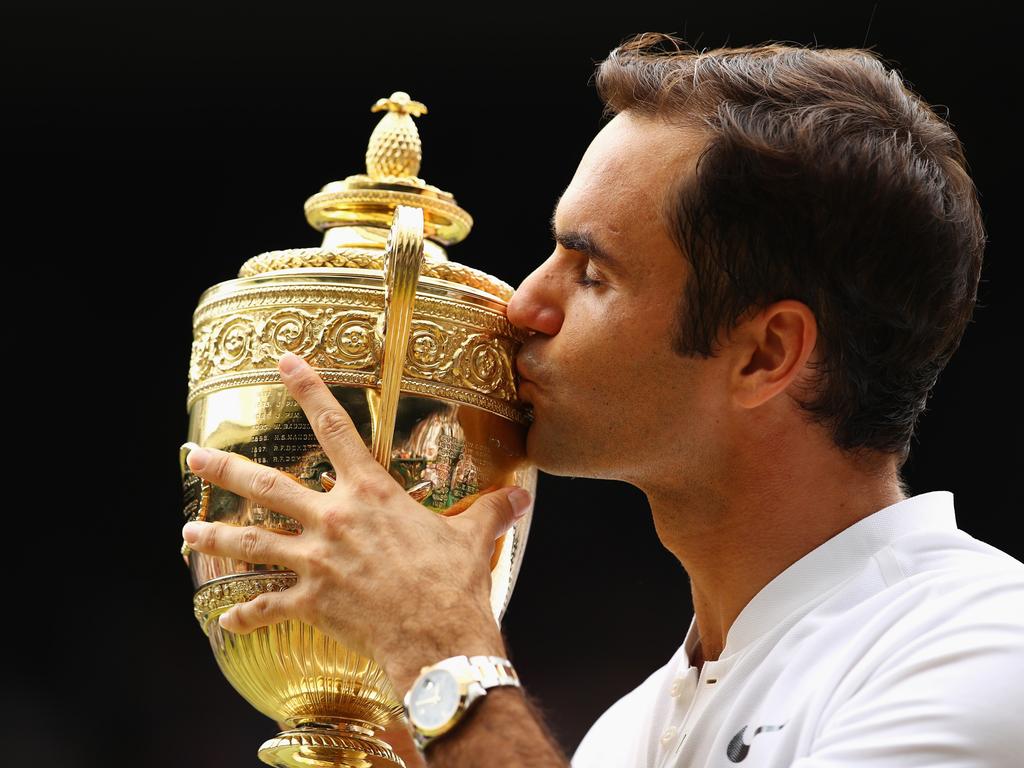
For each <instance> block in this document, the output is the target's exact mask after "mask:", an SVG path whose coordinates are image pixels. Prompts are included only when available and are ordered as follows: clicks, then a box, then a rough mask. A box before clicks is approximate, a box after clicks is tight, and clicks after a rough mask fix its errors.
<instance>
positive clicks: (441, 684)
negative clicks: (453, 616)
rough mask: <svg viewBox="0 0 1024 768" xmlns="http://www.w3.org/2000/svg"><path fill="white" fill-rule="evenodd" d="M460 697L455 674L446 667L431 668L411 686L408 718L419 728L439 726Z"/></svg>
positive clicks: (457, 704)
mask: <svg viewBox="0 0 1024 768" xmlns="http://www.w3.org/2000/svg"><path fill="white" fill-rule="evenodd" d="M460 698H461V697H460V695H459V683H458V681H457V680H456V679H455V675H453V674H452V673H451V672H449V671H448V670H446V669H433V670H431V671H430V672H427V673H426V674H425V675H424V676H423V677H421V678H420V679H419V680H417V681H416V685H414V686H413V689H412V692H411V695H410V696H409V700H410V706H409V719H410V720H412V721H413V723H414V724H415V725H416V726H417V727H419V728H424V729H427V730H432V729H434V728H440V727H441V726H442V725H444V724H445V723H447V722H448V721H449V720H450V719H451V717H452V715H454V714H455V711H456V710H457V709H458V708H459V699H460Z"/></svg>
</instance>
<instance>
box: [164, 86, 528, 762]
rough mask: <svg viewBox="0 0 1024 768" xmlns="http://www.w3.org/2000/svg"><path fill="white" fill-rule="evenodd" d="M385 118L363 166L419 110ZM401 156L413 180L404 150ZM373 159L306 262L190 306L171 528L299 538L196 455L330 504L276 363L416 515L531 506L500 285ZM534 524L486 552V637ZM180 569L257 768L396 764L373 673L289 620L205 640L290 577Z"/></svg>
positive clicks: (446, 213)
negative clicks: (268, 722) (287, 365)
mask: <svg viewBox="0 0 1024 768" xmlns="http://www.w3.org/2000/svg"><path fill="white" fill-rule="evenodd" d="M403 97H404V98H403ZM382 102H383V103H385V105H386V106H387V108H388V110H389V111H388V114H386V115H385V119H384V120H382V121H381V124H380V125H379V126H378V129H377V130H376V131H375V132H374V138H375V139H376V140H377V146H376V150H377V155H378V156H381V155H382V156H386V157H387V156H389V155H388V152H387V151H385V150H387V148H388V142H391V145H392V146H395V145H399V146H400V148H402V151H406V152H407V155H408V147H409V146H410V141H409V135H410V134H409V125H413V124H412V120H411V118H410V116H409V115H410V113H411V114H415V113H416V112H415V108H414V107H412V106H410V105H416V104H417V102H410V101H408V97H407V95H405V94H402V93H401V92H397V93H396V94H393V95H392V98H391V99H390V100H381V102H378V105H380V104H381V103H382ZM420 106H422V105H420ZM403 110H404V111H403ZM422 111H425V108H423V110H422ZM396 115H397V117H396ZM382 127H383V128H382ZM412 132H413V133H415V127H414V126H413V128H412ZM396 137H397V139H396ZM374 138H371V150H374V148H375V145H374ZM398 139H400V140H401V141H398ZM381 147H383V148H384V149H383V150H382V149H381ZM414 149H415V157H414V159H415V161H416V163H415V168H416V169H417V170H418V152H419V146H418V138H417V140H416V142H415V147H414ZM371 154H372V152H368V155H367V166H368V170H370V171H371V174H370V175H369V176H362V175H360V176H358V177H350V178H349V179H347V180H346V181H345V182H335V183H333V184H329V185H327V187H325V188H324V190H322V191H321V192H320V193H318V194H317V195H314V196H313V197H312V198H310V200H309V201H307V204H306V215H307V218H308V219H309V220H310V222H311V223H312V224H314V226H316V227H317V228H318V229H321V230H322V231H324V232H325V237H324V244H323V245H322V246H321V247H320V248H308V249H295V250H291V251H276V252H269V253H266V254H261V255H260V256H257V257H255V258H254V259H250V261H249V262H247V263H246V265H245V266H243V268H242V271H241V273H240V274H241V276H240V277H239V278H238V279H235V280H229V281H226V282H223V283H219V284H217V285H215V286H213V287H211V288H210V289H208V290H207V291H206V292H205V293H203V295H202V296H201V297H200V301H199V306H198V308H197V309H196V311H195V314H194V315H193V331H194V335H193V344H192V359H191V365H190V371H189V396H188V411H189V432H188V441H187V442H186V443H185V444H184V445H183V446H182V449H181V453H180V466H181V471H182V478H183V485H184V493H185V515H186V517H187V518H189V519H203V520H207V521H211V522H214V521H218V522H223V523H228V524H232V525H259V526H263V527H266V528H270V529H274V530H277V531H280V532H281V533H282V534H297V533H300V532H301V527H300V526H299V524H298V523H297V522H296V521H294V520H292V519H291V518H289V517H286V516H285V515H282V514H280V513H278V512H276V511H274V510H271V509H266V508H263V507H261V506H259V505H257V504H255V503H254V502H252V501H250V500H248V499H246V498H243V497H240V496H238V495H236V494H234V493H231V492H229V491H227V490H225V489H223V488H218V487H215V486H211V485H210V484H209V483H206V482H205V481H203V480H201V479H200V478H199V477H198V476H196V475H195V474H194V473H192V472H191V471H190V470H189V468H188V465H187V463H186V462H185V456H186V455H187V452H188V450H190V449H191V448H193V447H195V446H197V445H198V446H207V447H213V448H219V449H221V450H225V451H231V452H233V453H236V454H238V455H241V456H243V457H245V458H247V459H249V460H251V461H254V462H257V463H260V464H264V465H267V466H271V467H275V468H277V469H280V470H282V471H284V472H286V473H288V474H289V475H291V476H292V477H293V478H294V479H295V480H296V482H299V483H301V484H303V485H305V486H307V487H309V488H311V489H316V490H328V489H329V488H330V487H331V486H332V485H333V483H334V480H335V478H337V477H339V476H343V474H344V472H345V468H344V467H333V466H332V465H331V463H330V462H329V460H328V459H327V457H326V455H325V454H324V452H323V450H322V449H321V447H320V445H319V443H318V441H317V439H316V436H315V435H314V433H313V431H312V428H311V427H310V425H309V423H308V421H307V419H306V417H305V414H304V413H303V412H302V409H301V408H300V407H299V405H298V404H297V403H296V402H295V400H294V399H293V398H292V397H291V395H290V394H289V392H288V390H287V388H286V387H285V385H284V384H283V383H282V382H281V380H280V376H279V373H278V369H277V361H278V360H279V359H280V357H281V356H282V355H283V354H284V353H286V352H293V353H295V354H298V355H300V356H302V357H304V358H305V359H306V361H307V362H308V363H309V364H310V365H311V366H313V367H314V368H315V369H316V370H317V372H318V374H319V375H320V377H321V378H322V379H323V380H324V381H325V383H326V384H327V385H328V387H329V388H330V390H331V392H332V393H333V394H334V396H335V397H336V398H337V400H338V402H339V403H340V404H341V405H342V406H343V407H344V408H345V410H346V411H347V412H348V414H349V415H350V416H351V418H352V420H353V422H354V424H355V425H356V427H357V428H358V429H359V432H360V434H361V435H362V437H363V439H364V441H365V443H366V445H367V448H368V450H370V452H371V453H372V454H373V456H374V458H376V459H377V460H378V461H379V462H380V463H381V464H382V465H383V466H385V467H387V468H388V469H389V471H390V473H391V475H392V477H393V478H394V479H395V480H396V482H398V483H400V484H401V485H402V487H404V488H405V489H406V490H407V491H408V492H409V494H410V495H411V496H412V498H414V499H416V500H417V501H419V502H420V503H421V504H423V505H424V507H425V508H427V509H429V510H432V511H434V512H435V513H437V514H442V515H452V514H458V513H459V512H461V511H462V510H463V509H465V508H466V507H468V506H469V505H470V504H471V503H472V502H473V501H474V500H475V498H476V497H477V496H479V495H480V494H482V493H484V492H487V491H490V490H494V489H497V488H500V487H504V486H507V485H518V486H521V487H523V488H526V489H528V490H529V491H530V492H531V495H534V494H535V492H536V482H537V473H536V468H535V467H534V466H533V465H531V464H530V463H529V462H528V461H527V459H526V455H525V436H526V430H527V428H528V425H529V421H530V412H529V409H528V407H527V406H526V405H525V404H523V403H522V402H520V401H519V400H518V399H517V397H516V381H515V368H514V365H513V360H514V356H515V353H516V351H517V349H518V346H519V344H520V343H521V341H522V340H523V338H524V337H523V336H521V335H520V332H519V331H518V329H516V328H514V327H513V326H512V325H511V324H510V323H509V322H508V320H507V318H506V317H505V313H504V310H505V303H506V301H507V299H508V298H510V297H511V292H512V291H511V288H510V287H509V286H507V285H505V284H504V283H502V282H501V281H499V280H496V279H494V278H492V277H490V276H489V275H486V274H485V273H482V272H478V271H477V270H473V269H471V268H469V267H464V266H461V265H458V264H454V263H452V262H448V261H447V259H446V257H445V254H444V250H443V247H442V246H443V245H445V244H448V243H450V242H457V240H459V239H461V238H462V237H464V236H465V234H466V233H468V229H469V224H470V223H471V219H469V216H468V214H466V213H465V212H464V211H462V210H461V209H459V208H458V207H457V206H456V205H455V204H454V200H452V199H451V196H450V195H447V193H443V192H441V191H440V190H437V189H436V188H434V187H430V186H429V185H426V184H425V183H424V182H423V181H422V180H421V179H418V178H416V177H415V173H416V170H413V169H412V168H411V167H410V165H409V164H410V162H411V161H410V159H409V157H408V156H407V157H405V159H404V161H403V160H402V158H401V157H399V159H398V160H395V159H394V157H393V155H394V152H393V151H392V152H391V155H390V157H391V159H390V160H389V161H388V162H389V163H390V165H387V164H385V165H384V166H381V167H383V171H387V173H383V171H382V170H381V167H377V173H376V175H374V174H373V173H372V171H373V170H374V166H373V165H372V164H371V156H370V155H371ZM399 161H403V162H405V163H406V165H405V166H402V165H401V162H399ZM378 166H380V164H379V163H378ZM401 171H404V173H403V172H401ZM388 224H390V233H389V231H388V229H387V228H386V225H388ZM385 236H387V239H386V241H385ZM531 517H532V509H531V510H530V512H529V513H528V514H527V515H526V516H524V517H523V518H521V519H520V520H519V521H517V522H516V523H515V524H514V525H513V527H512V528H511V529H510V530H509V531H508V532H507V533H506V534H505V535H503V536H502V537H501V538H500V539H498V541H497V542H496V546H495V551H494V554H493V556H492V560H491V577H492V580H491V607H492V611H493V614H494V617H495V621H496V622H498V623H500V620H501V618H502V616H503V614H504V611H505V608H506V606H507V605H508V601H509V599H510V597H511V594H512V590H513V587H514V585H515V581H516V577H517V575H518V572H519V568H520V565H521V563H522V556H523V552H524V548H525V545H526V540H527V535H528V533H529V526H530V521H531ZM183 554H185V556H186V561H187V563H188V567H189V570H190V572H191V575H192V581H193V585H194V587H195V590H196V591H195V596H194V610H195V615H196V618H197V620H198V621H199V623H200V626H201V627H202V629H203V631H204V632H205V633H206V634H207V635H208V637H209V640H210V645H211V648H212V650H213V653H214V656H215V658H216V660H217V663H218V665H219V667H220V669H221V671H222V672H223V674H224V676H225V677H226V678H227V679H228V681H229V682H230V683H231V685H232V686H234V687H235V689H236V690H237V691H238V692H239V693H240V694H241V695H242V696H243V697H244V698H245V699H246V700H247V701H248V702H249V703H250V704H252V705H253V706H254V707H255V708H256V709H257V710H258V711H260V712H261V713H263V714H264V715H266V716H267V717H270V718H272V719H273V720H274V721H276V722H277V723H278V725H279V727H280V728H281V729H282V732H281V733H279V734H278V735H277V736H276V737H275V738H272V739H270V740H269V741H267V742H266V743H265V744H264V745H263V746H262V748H261V749H260V752H259V755H260V758H261V759H262V760H263V761H264V762H266V763H268V764H270V765H275V766H325V767H326V766H353V767H354V766H360V767H362V768H369V767H370V766H401V765H402V761H401V759H400V758H399V757H398V756H397V755H396V754H395V753H394V752H393V751H392V750H391V749H390V747H389V746H388V744H387V742H386V734H382V732H383V731H386V728H387V727H388V726H389V725H391V724H393V725H395V726H397V727H405V725H404V723H403V722H402V719H403V718H404V712H403V709H402V704H401V702H400V699H399V697H400V695H401V693H403V692H399V691H395V690H394V689H393V687H392V685H391V682H390V680H389V679H388V677H387V676H386V675H385V674H384V672H383V670H382V669H381V667H380V666H379V665H378V664H377V663H376V662H375V661H374V660H373V659H371V658H368V657H366V656H363V655H361V654H358V653H356V652H354V651H352V650H350V649H348V648H346V647H345V646H344V645H342V644H340V643H338V642H336V641H335V640H334V639H332V638H330V637H328V636H326V635H324V634H323V633H321V632H320V631H319V630H318V629H316V628H315V627H312V626H310V625H307V624H304V623H302V622H299V621H295V620H293V621H287V622H281V623H278V624H274V625H272V626H268V627H262V628H260V629H257V630H255V631H253V632H251V633H249V634H245V635H238V634H233V633H231V632H229V631H226V630H223V629H222V628H221V627H220V625H219V623H218V621H217V618H218V616H220V614H221V613H223V612H224V611H226V610H228V609H229V608H230V607H231V606H233V605H235V604H237V603H240V602H244V601H247V600H251V599H253V598H254V597H256V596H258V595H260V594H262V593H264V592H268V591H276V590H283V589H287V588H289V587H290V586H291V585H292V584H294V583H295V580H296V575H295V574H294V573H293V572H292V571H289V570H287V569H284V568H282V567H279V566H275V565H266V564H260V563H248V562H242V561H238V560H232V559H228V558H223V557H213V556H210V555H206V554H203V553H200V552H188V550H187V547H185V548H184V549H183ZM368 620H369V619H368Z"/></svg>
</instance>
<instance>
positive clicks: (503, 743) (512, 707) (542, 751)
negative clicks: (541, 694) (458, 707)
mask: <svg viewBox="0 0 1024 768" xmlns="http://www.w3.org/2000/svg"><path fill="white" fill-rule="evenodd" d="M426 757H427V765H428V766H430V768H478V767H479V768H483V766H488V768H493V766H503V767H504V766H509V768H519V766H522V767H523V768H567V766H568V765H569V760H568V758H567V757H566V756H565V754H564V753H563V752H562V750H561V748H560V747H559V745H558V742H557V741H555V739H554V737H553V736H552V735H551V734H550V733H549V732H548V731H547V729H546V728H545V726H544V722H543V718H542V717H541V714H540V712H539V711H538V710H537V709H536V707H534V706H533V704H532V702H531V701H530V698H529V695H528V694H527V693H526V691H525V690H524V689H522V688H515V687H512V686H498V687H496V688H491V689H490V690H488V692H487V695H486V696H484V697H483V698H482V699H481V700H480V701H478V702H476V703H475V704H474V705H473V706H472V707H471V708H470V710H469V711H468V712H467V713H466V714H465V716H464V717H463V719H462V721H461V722H459V723H458V724H456V726H455V727H454V728H453V729H452V730H451V731H450V732H448V733H446V734H445V735H443V736H441V737H439V738H438V739H436V740H435V741H433V742H431V743H430V744H429V745H428V746H427V749H426Z"/></svg>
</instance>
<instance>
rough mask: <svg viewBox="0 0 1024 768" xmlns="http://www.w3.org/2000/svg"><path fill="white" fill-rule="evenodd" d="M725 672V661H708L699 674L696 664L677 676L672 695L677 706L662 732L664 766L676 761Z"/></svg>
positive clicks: (661, 746) (673, 683) (664, 767)
mask: <svg viewBox="0 0 1024 768" xmlns="http://www.w3.org/2000/svg"><path fill="white" fill-rule="evenodd" d="M725 672H726V670H725V665H724V664H720V663H718V662H705V663H704V666H703V667H702V668H701V671H700V673H699V674H698V672H697V669H696V667H690V668H689V669H687V670H686V671H685V672H684V673H682V674H680V675H678V676H677V677H676V679H675V680H673V682H672V687H671V688H670V690H669V695H670V696H672V697H673V698H674V699H675V700H676V706H675V708H674V710H673V715H672V718H671V721H670V722H669V724H668V725H666V727H665V728H664V730H663V731H662V733H661V739H660V741H661V745H660V752H661V754H662V760H661V766H662V768H670V767H671V766H673V765H675V761H676V760H677V759H678V757H679V754H680V752H682V749H683V745H684V744H685V743H686V737H687V736H688V735H689V734H690V732H691V731H692V729H693V728H694V726H695V725H696V724H697V723H698V722H700V718H701V715H702V714H703V713H704V711H705V710H706V709H707V707H708V704H709V703H710V702H711V699H712V698H713V697H714V694H715V690H716V689H717V687H718V683H719V681H720V680H721V679H722V677H723V676H724V674H725Z"/></svg>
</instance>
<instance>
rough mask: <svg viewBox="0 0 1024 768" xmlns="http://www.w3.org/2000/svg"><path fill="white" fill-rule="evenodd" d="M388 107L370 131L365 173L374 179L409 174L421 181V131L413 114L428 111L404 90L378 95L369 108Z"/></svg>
mask: <svg viewBox="0 0 1024 768" xmlns="http://www.w3.org/2000/svg"><path fill="white" fill-rule="evenodd" d="M381 110H387V112H386V113H385V115H384V116H383V117H382V118H381V120H380V122H379V123H377V127H376V128H374V129H373V133H372V134H370V145H369V146H368V147H367V148H366V173H367V175H368V176H369V177H370V178H372V179H375V180H381V179H384V178H385V177H389V176H390V177H396V176H397V177H401V178H409V179H414V180H416V181H418V182H419V183H420V184H424V182H423V180H422V179H418V178H417V174H418V173H419V172H420V161H422V160H423V147H422V145H421V144H420V133H419V131H418V130H417V129H416V122H415V121H414V120H413V119H412V118H413V117H419V116H420V115H425V114H426V113H427V107H426V105H425V104H423V102H420V101H413V100H412V99H410V98H409V94H408V93H406V92H405V91H395V92H394V93H392V94H391V98H388V99H377V103H376V104H374V105H373V107H371V109H370V111H371V112H380V111H381Z"/></svg>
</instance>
